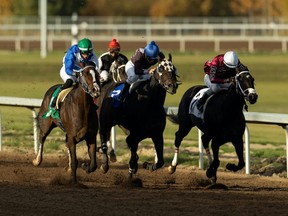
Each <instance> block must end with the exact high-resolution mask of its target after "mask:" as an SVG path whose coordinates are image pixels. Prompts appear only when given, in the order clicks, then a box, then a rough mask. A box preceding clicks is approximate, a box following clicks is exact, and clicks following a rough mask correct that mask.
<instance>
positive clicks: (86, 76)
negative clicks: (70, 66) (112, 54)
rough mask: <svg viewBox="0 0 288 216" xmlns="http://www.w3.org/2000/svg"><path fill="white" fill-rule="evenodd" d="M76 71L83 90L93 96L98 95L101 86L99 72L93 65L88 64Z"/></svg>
mask: <svg viewBox="0 0 288 216" xmlns="http://www.w3.org/2000/svg"><path fill="white" fill-rule="evenodd" d="M77 72H79V83H80V84H81V85H82V87H83V89H84V91H85V92H86V93H88V94H89V95H91V97H93V98H97V97H99V96H100V91H101V88H100V81H99V74H98V72H97V71H96V69H95V67H94V66H93V65H88V66H85V67H84V68H82V69H80V71H77Z"/></svg>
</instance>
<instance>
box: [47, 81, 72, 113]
mask: <svg viewBox="0 0 288 216" xmlns="http://www.w3.org/2000/svg"><path fill="white" fill-rule="evenodd" d="M72 85H73V80H71V79H67V80H66V82H65V83H64V84H63V85H62V86H61V88H60V91H59V92H58V95H59V93H60V92H61V91H62V90H63V89H67V88H70V87H71V86H72ZM58 95H57V96H56V97H54V98H53V101H52V102H51V108H55V107H56V101H57V98H58Z"/></svg>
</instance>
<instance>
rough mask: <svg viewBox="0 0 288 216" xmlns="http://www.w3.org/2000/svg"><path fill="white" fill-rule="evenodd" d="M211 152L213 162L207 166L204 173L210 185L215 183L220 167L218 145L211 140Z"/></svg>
mask: <svg viewBox="0 0 288 216" xmlns="http://www.w3.org/2000/svg"><path fill="white" fill-rule="evenodd" d="M211 146H212V151H213V157H214V160H212V162H211V164H210V165H209V167H208V169H207V171H206V176H207V177H208V178H209V179H211V181H212V183H214V184H215V183H216V181H217V169H218V167H219V165H220V161H219V143H217V141H215V140H214V139H212V144H211Z"/></svg>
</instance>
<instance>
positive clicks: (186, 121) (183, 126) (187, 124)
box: [168, 116, 195, 174]
mask: <svg viewBox="0 0 288 216" xmlns="http://www.w3.org/2000/svg"><path fill="white" fill-rule="evenodd" d="M179 120H180V121H179V128H178V131H177V132H176V133H175V140H174V147H175V152H174V157H173V160H172V163H171V165H170V166H169V167H168V171H169V173H170V174H172V173H174V172H175V171H176V167H177V165H178V156H179V147H180V145H181V142H182V140H183V138H184V137H186V136H187V135H188V133H189V132H190V130H191V128H192V127H194V126H195V125H194V124H193V122H192V121H191V119H190V117H189V116H187V117H186V118H185V117H183V118H179Z"/></svg>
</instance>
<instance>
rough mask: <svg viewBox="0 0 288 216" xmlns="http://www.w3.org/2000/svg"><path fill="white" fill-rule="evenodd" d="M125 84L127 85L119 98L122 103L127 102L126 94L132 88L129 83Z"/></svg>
mask: <svg viewBox="0 0 288 216" xmlns="http://www.w3.org/2000/svg"><path fill="white" fill-rule="evenodd" d="M124 84H125V85H124V88H123V90H122V92H121V93H120V95H119V98H118V99H119V101H121V102H124V101H125V98H126V94H127V92H128V91H129V88H130V84H129V83H127V82H125V83H124Z"/></svg>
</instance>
